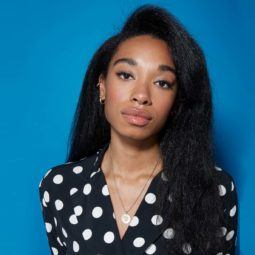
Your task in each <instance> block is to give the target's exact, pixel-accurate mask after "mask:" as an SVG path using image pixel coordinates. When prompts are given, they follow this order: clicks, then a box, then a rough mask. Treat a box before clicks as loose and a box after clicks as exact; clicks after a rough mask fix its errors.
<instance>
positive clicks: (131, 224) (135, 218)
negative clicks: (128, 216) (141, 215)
mask: <svg viewBox="0 0 255 255" xmlns="http://www.w3.org/2000/svg"><path fill="white" fill-rule="evenodd" d="M138 223H139V219H138V217H137V216H134V217H133V218H132V220H131V221H130V223H129V226H131V227H135V226H136V225H138Z"/></svg>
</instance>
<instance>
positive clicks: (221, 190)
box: [218, 184, 226, 196]
mask: <svg viewBox="0 0 255 255" xmlns="http://www.w3.org/2000/svg"><path fill="white" fill-rule="evenodd" d="M218 189H219V194H220V196H224V195H225V194H226V188H225V187H224V186H223V185H221V184H220V185H218Z"/></svg>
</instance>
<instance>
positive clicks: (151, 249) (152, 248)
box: [145, 243, 157, 254]
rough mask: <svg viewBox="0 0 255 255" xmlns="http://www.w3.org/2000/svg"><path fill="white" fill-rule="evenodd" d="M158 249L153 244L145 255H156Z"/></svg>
mask: <svg viewBox="0 0 255 255" xmlns="http://www.w3.org/2000/svg"><path fill="white" fill-rule="evenodd" d="M156 250H157V248H156V245H155V244H153V243H152V244H151V245H150V246H149V247H148V248H147V249H146V250H145V253H146V254H154V253H155V252H156Z"/></svg>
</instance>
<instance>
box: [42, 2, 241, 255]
mask: <svg viewBox="0 0 255 255" xmlns="http://www.w3.org/2000/svg"><path fill="white" fill-rule="evenodd" d="M211 130H212V99H211V88H210V82H209V78H208V73H207V68H206V62H205V59H204V56H203V53H202V51H201V49H200V47H199V46H198V44H197V43H196V42H195V41H194V39H192V38H191V36H190V35H189V34H188V32H187V31H186V30H185V29H184V28H183V27H182V26H181V25H180V23H179V22H178V21H177V20H176V19H175V18H174V17H173V16H172V15H171V14H169V13H168V12H167V11H166V10H165V9H163V8H161V7H157V6H154V5H144V6H141V7H140V8H138V9H137V10H136V11H135V12H134V13H133V14H132V15H131V16H130V17H129V18H128V20H127V21H126V23H125V24H124V26H123V28H122V30H121V31H120V32H119V33H118V34H116V35H114V36H112V37H111V38H109V39H108V40H107V41H105V42H104V43H103V45H102V46H101V47H100V48H99V49H98V50H97V52H96V53H95V55H94V56H93V58H92V60H91V62H90V64H89V67H88V70H87V72H86V75H85V79H84V82H83V87H82V91H81V94H80V98H79V102H78V106H77V110H76V113H75V118H74V123H73V131H72V137H71V138H72V139H71V149H70V151H69V155H68V158H67V162H66V163H64V164H61V165H58V166H55V167H53V168H51V169H50V170H48V171H47V173H46V174H45V175H44V177H43V179H42V180H41V183H40V185H39V190H40V199H41V202H42V210H43V217H44V221H45V224H46V231H47V237H48V240H49V245H50V247H51V252H52V254H104V255H105V254H118V255H122V254H127V255H131V254H160V255H164V254H235V245H236V235H237V216H238V204H237V193H236V188H235V185H234V180H233V178H232V177H231V175H230V174H228V172H227V171H225V170H223V169H221V168H220V167H219V166H217V165H216V163H215V159H214V155H213V146H212V144H213V141H212V140H213V139H212V135H211Z"/></svg>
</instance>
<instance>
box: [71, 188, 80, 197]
mask: <svg viewBox="0 0 255 255" xmlns="http://www.w3.org/2000/svg"><path fill="white" fill-rule="evenodd" d="M77 191H78V189H76V188H71V190H70V196H72V195H73V194H74V193H75V192H77Z"/></svg>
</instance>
